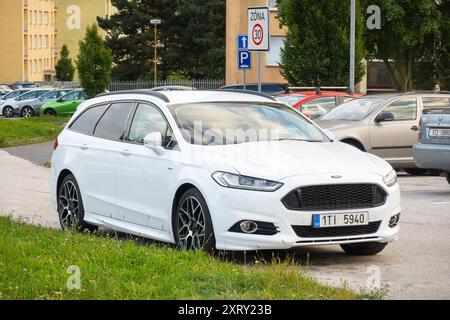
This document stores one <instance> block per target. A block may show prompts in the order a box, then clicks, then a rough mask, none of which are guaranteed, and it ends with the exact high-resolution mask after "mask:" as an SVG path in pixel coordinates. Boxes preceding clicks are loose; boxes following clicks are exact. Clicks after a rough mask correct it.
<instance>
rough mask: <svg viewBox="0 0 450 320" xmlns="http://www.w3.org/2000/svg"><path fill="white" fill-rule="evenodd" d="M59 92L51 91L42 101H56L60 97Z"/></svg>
mask: <svg viewBox="0 0 450 320" xmlns="http://www.w3.org/2000/svg"><path fill="white" fill-rule="evenodd" d="M58 94H59V91H57V90H53V91H49V92H47V93H46V94H44V95H43V96H42V97H41V100H51V99H56V98H57V97H58Z"/></svg>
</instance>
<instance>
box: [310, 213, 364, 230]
mask: <svg viewBox="0 0 450 320" xmlns="http://www.w3.org/2000/svg"><path fill="white" fill-rule="evenodd" d="M368 224H369V213H368V212H355V213H337V214H314V215H313V227H314V228H330V227H344V226H364V225H368Z"/></svg>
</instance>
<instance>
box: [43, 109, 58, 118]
mask: <svg viewBox="0 0 450 320" xmlns="http://www.w3.org/2000/svg"><path fill="white" fill-rule="evenodd" d="M44 115H46V116H51V117H56V111H55V110H53V109H46V110H45V111H44Z"/></svg>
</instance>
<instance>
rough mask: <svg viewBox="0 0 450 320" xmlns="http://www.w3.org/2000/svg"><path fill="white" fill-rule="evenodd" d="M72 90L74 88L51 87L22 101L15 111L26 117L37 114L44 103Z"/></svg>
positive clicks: (15, 107)
mask: <svg viewBox="0 0 450 320" xmlns="http://www.w3.org/2000/svg"><path fill="white" fill-rule="evenodd" d="M71 91H73V89H51V90H50V91H47V92H45V93H44V94H43V95H41V96H40V97H37V98H35V99H32V100H23V101H20V102H19V103H17V104H16V105H15V106H14V112H15V114H16V115H20V116H21V117H24V118H28V117H32V116H36V115H38V114H39V110H40V109H41V106H42V105H43V104H45V103H47V102H51V101H55V100H57V99H59V98H60V97H62V96H63V95H65V94H66V93H69V92H71Z"/></svg>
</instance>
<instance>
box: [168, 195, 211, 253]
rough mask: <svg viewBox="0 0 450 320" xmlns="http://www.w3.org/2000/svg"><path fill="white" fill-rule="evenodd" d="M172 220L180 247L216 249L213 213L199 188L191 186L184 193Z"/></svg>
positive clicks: (187, 248) (186, 248) (176, 241)
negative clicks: (211, 213) (210, 211)
mask: <svg viewBox="0 0 450 320" xmlns="http://www.w3.org/2000/svg"><path fill="white" fill-rule="evenodd" d="M172 222H173V223H172V225H173V233H174V238H175V243H176V245H177V247H178V248H181V249H185V250H205V251H207V252H211V251H213V250H214V248H215V245H216V240H215V237H214V230H213V226H212V221H211V215H210V213H209V209H208V205H207V204H206V201H205V199H204V198H203V196H202V194H201V193H200V191H199V190H198V189H196V188H191V189H188V190H187V191H186V192H184V193H183V195H182V196H181V198H180V200H179V201H178V203H177V207H176V210H175V212H174V215H173V220H172ZM201 234H202V235H203V236H201Z"/></svg>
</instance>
